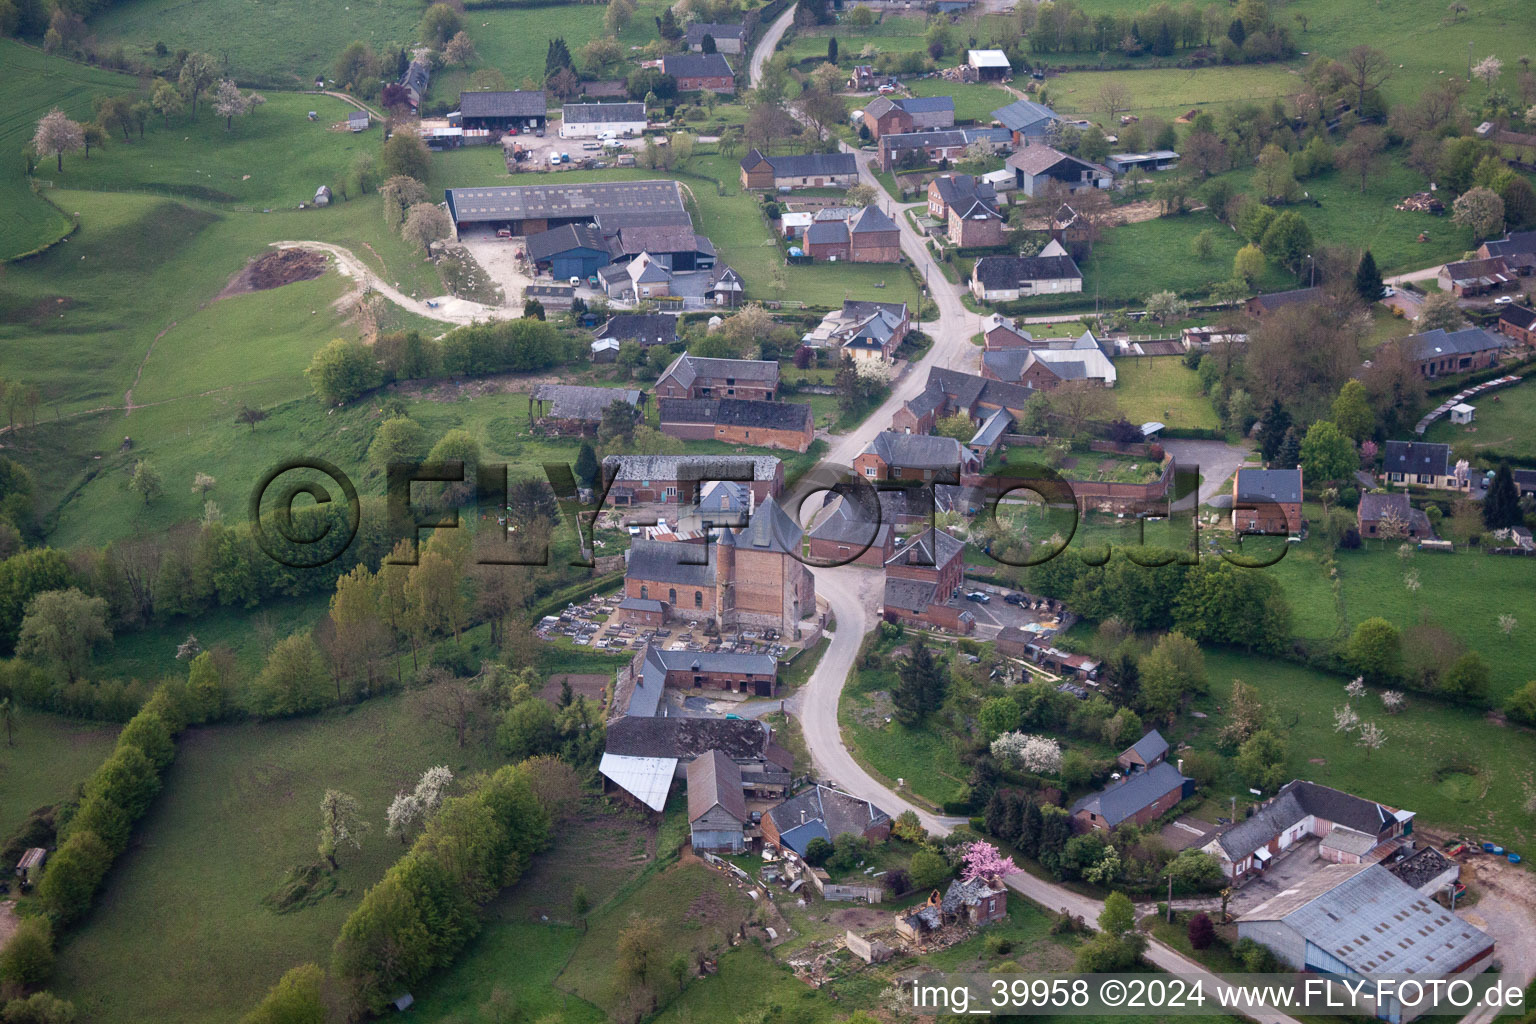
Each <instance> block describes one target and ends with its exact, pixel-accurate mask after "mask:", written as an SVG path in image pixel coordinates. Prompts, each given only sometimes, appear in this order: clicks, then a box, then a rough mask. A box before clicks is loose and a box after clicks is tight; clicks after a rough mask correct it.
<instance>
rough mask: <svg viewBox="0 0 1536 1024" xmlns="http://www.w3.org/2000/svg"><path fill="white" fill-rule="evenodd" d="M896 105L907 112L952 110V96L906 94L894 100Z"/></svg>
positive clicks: (953, 101) (953, 107)
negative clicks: (906, 95)
mask: <svg viewBox="0 0 1536 1024" xmlns="http://www.w3.org/2000/svg"><path fill="white" fill-rule="evenodd" d="M895 102H896V106H898V107H900V108H901V109H902V110H905V111H906V112H907V113H909V114H936V113H938V112H939V111H942V110H954V109H955V98H954V97H953V96H908V97H906V98H904V99H899V100H896V101H895Z"/></svg>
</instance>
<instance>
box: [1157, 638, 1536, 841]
mask: <svg viewBox="0 0 1536 1024" xmlns="http://www.w3.org/2000/svg"><path fill="white" fill-rule="evenodd" d="M1206 668H1207V670H1208V671H1209V674H1210V679H1211V691H1212V695H1213V697H1214V698H1215V699H1216V701H1217V702H1225V700H1226V698H1227V696H1228V695H1229V693H1230V686H1231V680H1232V679H1233V678H1237V679H1241V680H1242V681H1243V682H1245V683H1248V684H1249V685H1251V686H1255V687H1257V688H1258V690H1259V693H1260V696H1261V698H1262V699H1263V701H1264V704H1265V707H1266V708H1267V709H1268V710H1270V711H1271V712H1272V713H1273V714H1274V715H1275V716H1276V719H1277V724H1278V725H1279V727H1280V728H1281V730H1282V735H1283V736H1284V737H1285V739H1286V742H1287V745H1288V750H1289V760H1288V761H1287V765H1286V767H1287V769H1288V770H1289V774H1288V776H1287V777H1294V778H1302V779H1311V780H1312V781H1314V782H1320V783H1323V784H1324V785H1330V786H1337V787H1339V788H1341V789H1346V790H1349V791H1350V792H1353V793H1361V794H1365V795H1367V796H1369V797H1371V798H1372V799H1375V800H1380V801H1382V802H1383V803H1387V804H1391V805H1393V806H1395V807H1406V808H1408V809H1410V810H1414V811H1417V812H1418V814H1419V820H1420V821H1421V822H1423V823H1424V824H1426V825H1431V826H1440V827H1445V828H1451V829H1455V830H1461V831H1468V832H1470V833H1471V834H1473V835H1476V836H1486V837H1487V838H1490V839H1494V840H1496V841H1498V842H1501V843H1503V844H1505V845H1508V846H1510V847H1511V848H1512V849H1520V848H1521V846H1520V844H1529V842H1530V841H1531V840H1532V839H1533V838H1536V827H1533V826H1532V823H1531V817H1530V815H1529V814H1528V813H1527V812H1526V811H1525V810H1524V805H1525V802H1526V801H1527V800H1529V799H1530V798H1531V796H1532V795H1533V794H1536V772H1533V769H1532V765H1533V763H1536V760H1533V759H1536V736H1533V735H1532V734H1531V732H1530V731H1529V730H1525V729H1517V728H1511V727H1507V726H1501V725H1498V724H1495V723H1494V722H1491V721H1489V720H1488V719H1487V718H1485V717H1484V716H1483V715H1481V714H1480V713H1478V712H1476V711H1471V710H1463V709H1461V708H1453V707H1447V706H1445V705H1442V704H1434V703H1430V702H1428V701H1425V700H1422V699H1415V698H1414V697H1413V696H1412V695H1409V697H1408V708H1407V710H1405V711H1403V712H1402V713H1400V714H1398V715H1386V714H1383V713H1382V711H1381V704H1380V702H1379V701H1378V700H1377V699H1376V697H1375V696H1374V695H1367V696H1366V697H1365V698H1363V699H1361V700H1359V701H1356V702H1355V708H1356V711H1358V712H1359V713H1360V716H1361V717H1362V718H1363V719H1365V720H1366V721H1374V722H1376V723H1377V724H1378V725H1379V726H1381V728H1382V729H1383V730H1384V731H1385V732H1386V734H1387V744H1386V746H1385V747H1383V748H1382V749H1381V750H1378V751H1376V752H1375V753H1370V752H1368V751H1366V750H1365V749H1364V748H1362V747H1360V746H1359V745H1358V744H1357V743H1356V742H1355V740H1354V738H1353V736H1352V735H1350V734H1346V733H1339V732H1335V731H1334V728H1333V709H1334V708H1337V707H1341V706H1342V705H1343V704H1344V703H1345V702H1346V698H1345V695H1344V683H1345V682H1347V680H1345V679H1342V678H1336V677H1332V676H1326V675H1323V674H1321V673H1318V672H1313V671H1310V670H1308V669H1305V668H1302V667H1300V666H1296V665H1290V664H1286V663H1283V662H1276V661H1270V660H1268V659H1264V658H1255V657H1248V656H1242V655H1238V654H1235V653H1224V652H1209V653H1207V654H1206ZM1220 724H1221V721H1220V716H1217V717H1215V718H1213V719H1211V720H1207V721H1206V722H1202V723H1201V724H1200V730H1201V731H1200V733H1199V736H1198V737H1195V738H1189V737H1187V738H1188V739H1189V740H1190V742H1193V743H1195V745H1197V746H1207V745H1209V744H1211V743H1213V742H1214V740H1215V733H1216V730H1217V729H1218V728H1219V726H1220Z"/></svg>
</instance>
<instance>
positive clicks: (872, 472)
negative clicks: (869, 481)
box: [864, 466, 875, 476]
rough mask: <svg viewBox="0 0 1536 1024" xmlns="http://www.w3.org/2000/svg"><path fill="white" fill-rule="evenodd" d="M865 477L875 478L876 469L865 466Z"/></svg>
mask: <svg viewBox="0 0 1536 1024" xmlns="http://www.w3.org/2000/svg"><path fill="white" fill-rule="evenodd" d="M864 475H865V476H874V475H875V467H874V466H865V467H864Z"/></svg>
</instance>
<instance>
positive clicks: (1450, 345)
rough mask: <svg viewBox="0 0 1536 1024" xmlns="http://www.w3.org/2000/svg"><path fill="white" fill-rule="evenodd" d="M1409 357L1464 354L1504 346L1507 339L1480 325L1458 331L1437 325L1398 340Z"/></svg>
mask: <svg viewBox="0 0 1536 1024" xmlns="http://www.w3.org/2000/svg"><path fill="white" fill-rule="evenodd" d="M1398 344H1399V345H1401V346H1402V349H1403V353H1404V354H1405V355H1407V356H1408V358H1409V359H1414V360H1422V359H1435V358H1438V357H1440V356H1464V355H1472V354H1474V353H1477V352H1486V351H1488V350H1489V349H1491V348H1505V347H1507V346H1508V345H1509V339H1508V338H1504V337H1501V336H1499V335H1497V334H1493V333H1491V332H1489V331H1485V330H1483V329H1482V328H1481V327H1464V328H1462V329H1461V330H1459V331H1446V330H1445V329H1444V328H1440V327H1437V328H1435V329H1434V330H1433V331H1426V332H1425V333H1423V334H1410V335H1409V336H1408V337H1406V338H1404V339H1403V340H1402V341H1400V342H1398Z"/></svg>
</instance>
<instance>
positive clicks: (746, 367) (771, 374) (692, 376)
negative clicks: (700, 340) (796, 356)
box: [661, 352, 779, 388]
mask: <svg viewBox="0 0 1536 1024" xmlns="http://www.w3.org/2000/svg"><path fill="white" fill-rule="evenodd" d="M661 376H662V377H663V378H665V377H676V378H677V382H678V383H679V384H681V385H682V386H683V387H685V388H686V387H692V386H693V382H694V381H696V380H698V379H699V378H700V377H718V378H725V377H733V378H735V379H736V380H737V381H758V382H762V383H765V384H778V382H779V364H778V363H776V362H773V361H772V360H766V359H708V358H705V357H702V356H694V355H689V354H688V353H687V352H684V353H683V354H682V355H680V356H678V357H677V358H676V359H674V360H672V365H671V366H669V367H667V368H666V369H665V370H664V371H662V374H661Z"/></svg>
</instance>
